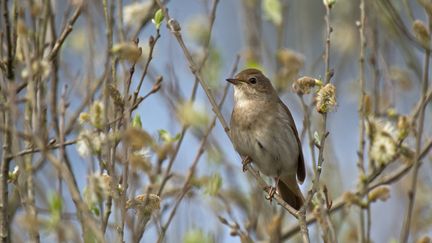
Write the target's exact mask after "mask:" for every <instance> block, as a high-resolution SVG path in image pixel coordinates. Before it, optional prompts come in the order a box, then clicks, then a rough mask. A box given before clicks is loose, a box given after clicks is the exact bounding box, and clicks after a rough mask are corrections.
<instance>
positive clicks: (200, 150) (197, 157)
mask: <svg viewBox="0 0 432 243" xmlns="http://www.w3.org/2000/svg"><path fill="white" fill-rule="evenodd" d="M239 60H240V56H238V55H237V57H236V60H235V62H234V65H233V69H232V71H231V75H230V76H233V75H234V74H235V72H236V70H237V66H238V63H239ZM228 89H229V84H226V85H225V88H224V91H223V95H222V99H221V101H220V102H219V109H221V108H222V106H223V104H224V102H225V98H226V96H227V94H228ZM216 118H217V117H216V116H214V117H213V119H212V121H211V122H210V126H209V127H208V128H207V130H206V131H205V133H204V136H203V137H202V139H201V143H200V146H199V148H198V150H197V153H196V155H195V159H194V161H193V162H192V165H191V166H190V168H189V174H188V176H187V177H186V180H185V182H184V184H183V187H182V189H181V190H180V195H179V196H178V197H177V200H176V202H175V204H174V207H173V209H172V210H171V213H170V214H169V216H168V220H167V222H166V223H165V224H164V225H163V226H162V227H161V231H162V232H161V234H160V235H159V239H158V242H162V241H163V239H164V237H165V233H166V230H167V229H168V227H169V225H170V224H171V221H172V219H173V218H174V215H175V213H176V211H177V208H178V206H179V205H180V202H181V201H182V200H183V198H184V196H185V195H186V193H187V192H188V191H189V189H190V188H191V185H190V182H191V180H192V178H193V177H194V175H195V171H196V167H197V165H198V162H199V160H200V158H201V156H202V155H203V154H204V152H205V146H206V145H207V138H208V137H209V135H210V133H211V131H212V130H213V128H214V127H215V125H216Z"/></svg>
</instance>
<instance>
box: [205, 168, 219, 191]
mask: <svg viewBox="0 0 432 243" xmlns="http://www.w3.org/2000/svg"><path fill="white" fill-rule="evenodd" d="M221 187H222V177H221V176H220V175H219V174H218V173H215V174H213V175H212V177H211V178H210V179H209V181H208V182H207V184H206V185H205V192H206V193H207V194H209V195H210V196H214V195H216V194H218V193H219V191H220V189H221Z"/></svg>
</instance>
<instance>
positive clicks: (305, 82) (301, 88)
mask: <svg viewBox="0 0 432 243" xmlns="http://www.w3.org/2000/svg"><path fill="white" fill-rule="evenodd" d="M315 86H322V82H321V80H319V79H315V78H311V77H308V76H303V77H301V78H299V79H297V80H296V81H295V82H294V83H293V85H292V88H293V90H294V92H296V93H297V94H298V95H303V94H309V93H310V92H311V90H312V89H313V88H314V87H315Z"/></svg>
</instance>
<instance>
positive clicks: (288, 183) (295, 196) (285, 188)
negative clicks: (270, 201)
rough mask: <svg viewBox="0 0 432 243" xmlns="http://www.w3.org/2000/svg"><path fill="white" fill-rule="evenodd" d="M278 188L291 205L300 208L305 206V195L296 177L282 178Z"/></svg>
mask: <svg viewBox="0 0 432 243" xmlns="http://www.w3.org/2000/svg"><path fill="white" fill-rule="evenodd" d="M277 189H278V191H279V194H280V195H281V197H282V199H283V200H284V201H285V202H287V203H288V204H289V205H290V206H291V207H293V208H295V209H296V210H299V209H300V208H301V207H302V206H303V202H304V197H303V194H302V192H301V191H300V188H299V186H298V184H297V181H296V178H295V177H294V178H290V177H286V178H281V179H280V181H279V183H278V188H277Z"/></svg>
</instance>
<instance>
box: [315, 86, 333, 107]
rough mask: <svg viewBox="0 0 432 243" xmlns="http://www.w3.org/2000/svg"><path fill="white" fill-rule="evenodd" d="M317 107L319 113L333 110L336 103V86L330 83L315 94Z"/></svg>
mask: <svg viewBox="0 0 432 243" xmlns="http://www.w3.org/2000/svg"><path fill="white" fill-rule="evenodd" d="M315 102H316V109H317V111H318V112H319V113H327V112H329V111H331V110H333V109H334V108H335V107H336V105H337V103H336V87H335V86H334V85H333V84H331V83H328V84H326V85H325V86H324V87H322V88H321V89H320V90H319V91H318V92H317V94H316V96H315Z"/></svg>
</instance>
